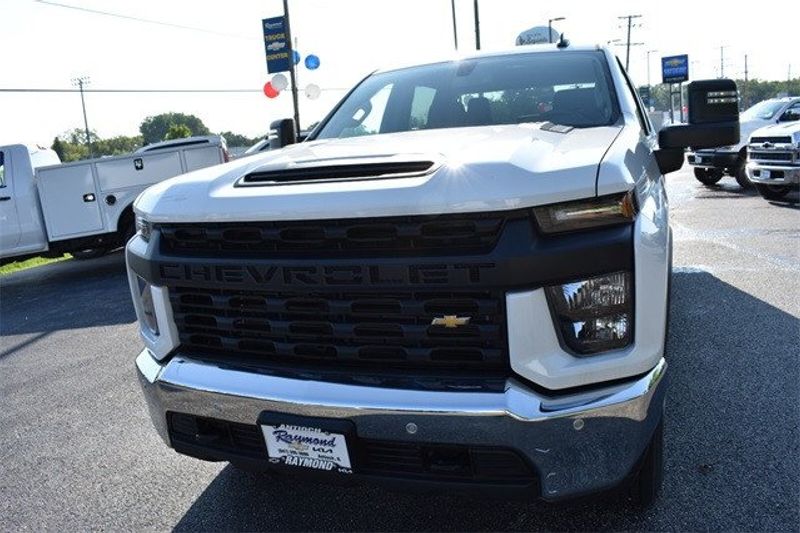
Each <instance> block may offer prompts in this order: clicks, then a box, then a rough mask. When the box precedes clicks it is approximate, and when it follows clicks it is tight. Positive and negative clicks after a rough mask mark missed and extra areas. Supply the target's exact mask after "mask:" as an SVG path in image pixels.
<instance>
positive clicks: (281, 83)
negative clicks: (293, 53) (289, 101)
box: [272, 73, 289, 91]
mask: <svg viewBox="0 0 800 533" xmlns="http://www.w3.org/2000/svg"><path fill="white" fill-rule="evenodd" d="M272 86H273V87H275V88H276V89H277V90H279V91H282V90H284V89H285V88H287V87H288V86H289V80H287V79H286V76H284V75H283V74H280V73H278V74H275V75H274V76H272Z"/></svg>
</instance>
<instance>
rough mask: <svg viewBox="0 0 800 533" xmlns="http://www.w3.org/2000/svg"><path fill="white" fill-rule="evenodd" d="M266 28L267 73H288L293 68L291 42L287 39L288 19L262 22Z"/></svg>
mask: <svg viewBox="0 0 800 533" xmlns="http://www.w3.org/2000/svg"><path fill="white" fill-rule="evenodd" d="M261 25H262V27H263V28H264V50H265V51H266V52H267V72H269V73H270V74H273V73H275V72H286V71H287V70H289V69H290V68H291V65H292V62H291V60H290V59H289V41H288V40H287V39H286V19H285V18H283V17H272V18H268V19H264V20H262V21H261Z"/></svg>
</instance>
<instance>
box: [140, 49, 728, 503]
mask: <svg viewBox="0 0 800 533" xmlns="http://www.w3.org/2000/svg"><path fill="white" fill-rule="evenodd" d="M737 101H738V100H737V93H736V85H735V84H734V83H733V82H732V81H731V80H709V81H699V82H698V81H695V82H692V83H691V84H690V85H689V103H690V109H689V124H688V125H680V126H670V127H667V128H664V129H662V130H661V131H660V132H658V134H656V132H655V131H654V130H653V128H652V126H651V124H650V121H649V120H648V118H647V115H646V113H645V110H644V108H643V106H642V103H641V101H640V100H639V97H638V96H637V94H636V91H635V89H634V85H633V83H632V82H631V81H630V80H629V78H628V77H627V74H626V73H625V71H624V69H623V68H622V66H621V65H620V63H619V61H618V60H617V58H616V57H615V56H614V54H613V53H612V52H611V51H610V50H609V49H608V48H603V47H594V46H588V47H573V46H571V45H568V43H566V42H563V41H562V42H561V43H559V44H558V45H556V44H553V45H540V46H528V47H519V48H516V49H514V50H511V51H506V52H494V53H480V54H477V55H471V56H467V57H463V58H459V59H455V60H444V61H441V62H438V63H429V64H424V65H416V66H412V67H408V68H402V69H397V70H384V71H378V72H375V73H373V74H371V75H370V76H368V77H367V78H365V79H364V80H363V81H362V82H361V83H360V84H359V85H358V86H357V87H355V88H354V89H353V90H352V91H351V92H350V93H349V94H348V95H347V96H346V97H345V98H344V100H342V102H341V103H339V105H338V106H336V108H335V109H334V110H333V111H332V113H331V114H330V115H329V116H328V117H327V118H326V119H325V120H323V121H322V122H321V123H320V125H319V126H318V127H317V128H316V129H315V130H314V131H313V132H312V133H311V134H310V135H309V137H308V139H307V140H306V141H304V142H302V143H300V144H290V145H289V146H285V147H283V148H280V149H276V150H270V151H269V152H266V153H264V154H259V155H254V156H251V157H245V158H242V159H238V160H235V161H233V162H231V163H229V164H227V165H222V166H219V167H214V168H210V169H205V170H201V171H198V172H193V173H191V174H187V175H185V176H181V177H179V178H175V179H173V180H168V181H165V182H162V183H160V184H158V185H155V186H153V187H151V188H149V189H148V190H147V191H145V192H144V193H143V194H142V195H141V196H140V197H139V199H138V200H137V201H136V204H135V211H136V215H137V217H138V218H137V220H138V222H139V223H138V227H139V233H138V235H137V236H136V237H134V238H133V239H131V240H130V241H129V242H128V245H127V248H126V258H127V264H128V276H129V280H130V285H131V291H132V295H133V301H134V306H135V308H136V312H137V315H138V318H139V324H140V331H141V334H142V339H143V341H144V344H145V348H144V350H142V352H141V353H140V354H139V356H138V357H137V359H136V366H137V368H138V372H139V377H140V382H141V384H142V388H143V390H144V393H145V397H146V398H147V404H148V407H149V410H150V415H151V417H152V419H153V422H154V424H155V426H156V428H157V430H158V431H159V433H160V434H161V436H162V437H163V438H164V440H165V442H166V443H167V444H168V445H169V446H171V447H173V448H174V449H175V450H177V451H178V452H180V453H184V454H188V455H191V456H194V457H198V458H201V459H205V460H216V461H220V460H222V461H231V462H232V463H234V464H235V465H239V466H242V467H246V468H264V469H275V470H282V471H283V472H285V473H290V474H297V475H303V474H315V475H317V476H319V477H322V478H328V479H331V478H339V479H342V478H345V479H347V478H353V477H362V478H369V479H373V480H383V481H387V482H396V483H399V484H401V485H404V486H409V485H415V484H418V485H422V486H424V487H430V486H431V484H437V485H445V486H447V485H452V486H456V487H459V488H461V489H467V490H469V489H472V490H475V489H478V490H480V489H483V490H485V491H487V492H490V493H492V494H493V495H495V496H499V495H508V494H509V493H513V492H520V493H523V494H526V495H528V496H530V497H534V498H542V499H544V500H551V501H552V500H565V499H569V498H574V497H577V496H581V495H584V494H589V493H596V492H600V491H605V490H609V489H612V488H614V487H617V486H620V485H622V486H625V487H630V489H631V492H630V494H631V495H632V496H634V497H635V499H636V500H637V501H638V502H640V503H643V504H647V503H649V502H650V501H652V500H653V498H655V496H656V494H657V492H658V488H659V486H660V480H661V471H662V449H663V448H662V446H663V444H662V420H663V416H662V413H663V405H664V394H665V391H666V379H665V376H666V365H667V363H666V360H665V353H664V345H665V338H666V332H667V317H668V309H669V280H670V265H671V247H672V239H671V236H670V229H669V213H668V202H667V196H666V192H665V187H664V175H665V174H667V173H669V172H673V171H675V170H678V169H679V168H680V167H681V165H682V164H683V157H684V149H685V148H687V147H689V146H692V147H695V148H705V147H713V146H728V145H731V144H736V143H737V142H739V122H738V110H737ZM279 131H280V134H279V135H278V136H277V137H278V139H281V140H285V141H287V142H288V143H291V142H292V141H293V133H292V132H293V131H294V127H293V124H292V121H291V120H288V121H286V122H285V123H282V125H281V126H280V128H279ZM145 455H146V454H145ZM308 503H309V505H310V506H313V505H314V502H308Z"/></svg>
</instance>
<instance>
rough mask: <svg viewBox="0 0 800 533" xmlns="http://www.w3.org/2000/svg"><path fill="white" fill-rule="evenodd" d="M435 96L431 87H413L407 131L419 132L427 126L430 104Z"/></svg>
mask: <svg viewBox="0 0 800 533" xmlns="http://www.w3.org/2000/svg"><path fill="white" fill-rule="evenodd" d="M435 96H436V89H434V88H432V87H425V86H419V87H414V95H413V96H412V97H411V118H410V119H409V124H408V126H409V129H412V130H421V129H425V127H426V126H427V125H428V114H429V113H430V110H431V104H433V99H434V97H435Z"/></svg>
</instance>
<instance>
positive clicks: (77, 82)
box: [72, 76, 94, 158]
mask: <svg viewBox="0 0 800 533" xmlns="http://www.w3.org/2000/svg"><path fill="white" fill-rule="evenodd" d="M89 82H90V80H89V76H81V77H79V78H72V85H73V86H75V87H77V88H78V90H79V91H80V93H81V107H82V108H83V127H84V129H85V131H86V146H87V147H88V148H89V157H90V158H91V157H94V151H93V150H92V137H91V136H90V135H89V120H88V119H87V118H86V100H84V98H83V86H84V85H89Z"/></svg>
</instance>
